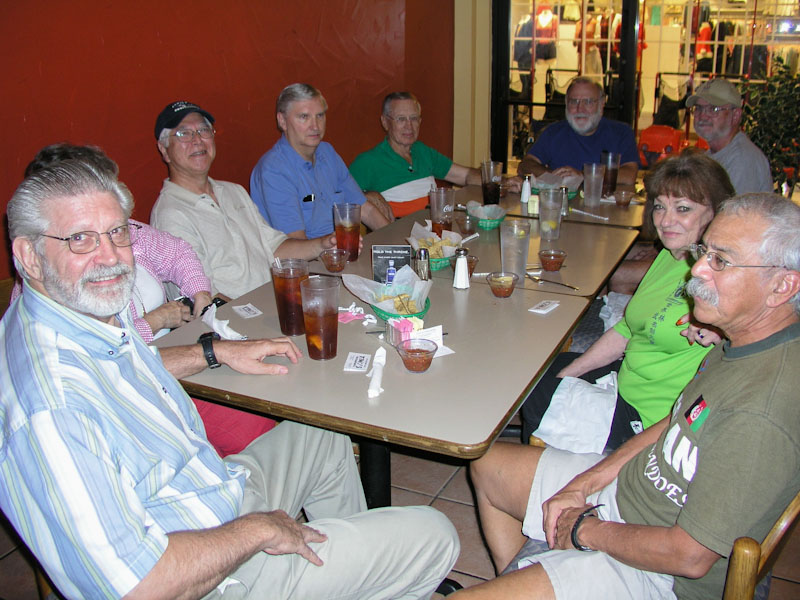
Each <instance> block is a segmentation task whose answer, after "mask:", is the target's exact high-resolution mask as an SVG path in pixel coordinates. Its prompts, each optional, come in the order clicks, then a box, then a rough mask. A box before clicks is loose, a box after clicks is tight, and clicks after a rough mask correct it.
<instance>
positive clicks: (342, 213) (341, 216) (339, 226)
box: [333, 204, 361, 262]
mask: <svg viewBox="0 0 800 600" xmlns="http://www.w3.org/2000/svg"><path fill="white" fill-rule="evenodd" d="M333 225H334V227H335V228H336V229H335V230H336V246H337V247H339V248H343V249H344V250H347V251H348V252H349V253H350V255H349V256H348V258H347V261H348V262H352V261H354V260H356V259H358V242H359V238H360V237H361V236H360V232H361V205H360V204H334V205H333Z"/></svg>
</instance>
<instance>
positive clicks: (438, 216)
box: [428, 187, 456, 237]
mask: <svg viewBox="0 0 800 600" xmlns="http://www.w3.org/2000/svg"><path fill="white" fill-rule="evenodd" d="M428 200H429V202H430V205H431V229H432V230H433V233H435V234H436V235H438V236H439V237H442V232H443V231H445V230H447V231H451V230H452V229H453V211H454V210H455V206H456V191H455V190H454V189H453V188H445V187H438V188H431V191H430V192H428Z"/></svg>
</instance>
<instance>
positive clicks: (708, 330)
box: [676, 313, 722, 347]
mask: <svg viewBox="0 0 800 600" xmlns="http://www.w3.org/2000/svg"><path fill="white" fill-rule="evenodd" d="M689 321H690V315H689V314H688V313H687V314H685V315H683V316H682V317H681V318H680V319H678V322H677V323H676V325H679V326H680V325H684V324H686V323H689V326H688V327H687V328H686V329H684V330H683V331H681V335H682V336H683V337H685V338H686V339H687V340H689V345H690V346H691V345H692V344H694V343H695V342H697V343H698V344H700V345H701V346H705V347H708V346H710V345H711V344H719V343H720V342H721V341H722V334H721V333H720V331H719V330H718V329H716V328H715V327H711V326H710V325H704V324H702V323H690V322H689Z"/></svg>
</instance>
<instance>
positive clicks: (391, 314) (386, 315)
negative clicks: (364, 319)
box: [372, 296, 431, 321]
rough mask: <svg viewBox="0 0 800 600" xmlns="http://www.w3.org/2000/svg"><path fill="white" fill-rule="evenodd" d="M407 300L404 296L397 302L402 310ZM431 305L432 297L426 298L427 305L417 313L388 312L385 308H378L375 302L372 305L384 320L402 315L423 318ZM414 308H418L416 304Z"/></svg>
mask: <svg viewBox="0 0 800 600" xmlns="http://www.w3.org/2000/svg"><path fill="white" fill-rule="evenodd" d="M397 298H398V299H400V298H401V297H400V296H397ZM405 302H406V300H405V298H403V299H402V301H398V302H396V303H395V306H399V307H400V309H401V310H405V308H406V306H405ZM412 302H413V301H412ZM430 307H431V299H430V298H425V305H424V306H423V307H422V310H421V311H419V312H415V313H402V312H386V311H384V310H381V309H380V308H378V307H377V306H375V305H374V304H373V305H372V310H373V311H375V314H376V315H377V317H378V318H379V319H383V320H384V321H388V320H389V319H399V318H401V317H418V318H420V319H422V318H424V317H425V315H426V314H427V312H428V310H429V309H430ZM414 308H416V305H415V306H414Z"/></svg>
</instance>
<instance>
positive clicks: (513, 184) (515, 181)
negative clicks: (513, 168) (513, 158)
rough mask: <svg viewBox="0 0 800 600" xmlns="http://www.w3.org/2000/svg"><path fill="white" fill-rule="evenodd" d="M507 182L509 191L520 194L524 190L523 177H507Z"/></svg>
mask: <svg viewBox="0 0 800 600" xmlns="http://www.w3.org/2000/svg"><path fill="white" fill-rule="evenodd" d="M505 183H506V185H507V186H508V189H509V191H511V192H514V193H516V194H519V193H520V191H521V190H522V177H519V176H514V177H506V179H505Z"/></svg>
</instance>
